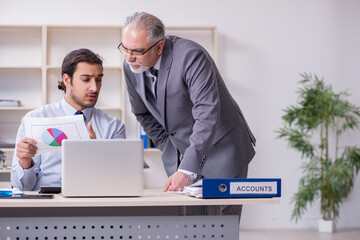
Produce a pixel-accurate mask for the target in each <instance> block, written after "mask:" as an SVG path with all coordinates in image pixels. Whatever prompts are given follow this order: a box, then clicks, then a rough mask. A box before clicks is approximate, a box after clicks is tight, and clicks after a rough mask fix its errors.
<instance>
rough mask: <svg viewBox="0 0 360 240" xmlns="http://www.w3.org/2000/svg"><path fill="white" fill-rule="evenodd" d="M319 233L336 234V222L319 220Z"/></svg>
mask: <svg viewBox="0 0 360 240" xmlns="http://www.w3.org/2000/svg"><path fill="white" fill-rule="evenodd" d="M319 232H321V233H333V232H335V221H334V220H324V219H320V220H319Z"/></svg>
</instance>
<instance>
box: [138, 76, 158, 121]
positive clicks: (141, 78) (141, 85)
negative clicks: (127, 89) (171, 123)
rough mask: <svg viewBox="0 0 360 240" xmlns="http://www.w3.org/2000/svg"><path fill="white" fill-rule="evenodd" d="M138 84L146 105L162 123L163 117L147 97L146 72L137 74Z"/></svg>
mask: <svg viewBox="0 0 360 240" xmlns="http://www.w3.org/2000/svg"><path fill="white" fill-rule="evenodd" d="M135 78H136V82H137V86H138V89H137V91H138V93H139V94H140V97H141V98H142V100H143V102H144V103H145V105H146V107H147V108H148V109H149V111H150V112H151V114H152V115H153V116H154V117H155V118H156V119H157V120H158V121H159V122H160V123H162V119H161V117H160V115H159V112H158V111H157V110H156V109H155V108H154V106H153V105H152V104H151V103H150V102H149V101H148V100H147V99H146V90H145V81H146V77H145V73H142V74H135Z"/></svg>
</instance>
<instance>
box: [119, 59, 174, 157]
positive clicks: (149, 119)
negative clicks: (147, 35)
mask: <svg viewBox="0 0 360 240" xmlns="http://www.w3.org/2000/svg"><path fill="white" fill-rule="evenodd" d="M127 68H128V66H127V64H126V63H124V76H125V80H126V85H127V90H128V93H129V100H130V103H131V111H132V112H133V113H134V114H135V117H136V119H137V120H138V121H139V123H140V124H141V126H142V127H143V129H144V131H145V132H146V133H147V134H148V135H149V137H150V138H151V139H152V140H153V142H154V143H155V145H156V146H157V147H158V148H159V149H160V150H163V148H164V146H165V145H166V141H168V140H169V139H168V134H167V132H166V131H165V129H164V128H163V127H162V125H161V124H160V123H159V122H158V121H157V120H156V119H155V118H154V117H153V116H152V114H151V113H150V112H149V110H148V109H147V107H146V106H145V104H144V102H143V100H142V99H141V97H140V95H139V94H138V93H137V91H136V89H135V87H134V85H133V82H135V81H136V79H135V77H133V76H132V75H131V74H129V73H128V71H130V70H129V69H127Z"/></svg>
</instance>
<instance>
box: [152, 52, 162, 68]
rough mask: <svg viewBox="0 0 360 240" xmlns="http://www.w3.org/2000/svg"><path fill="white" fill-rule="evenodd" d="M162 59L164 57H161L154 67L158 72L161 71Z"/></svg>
mask: <svg viewBox="0 0 360 240" xmlns="http://www.w3.org/2000/svg"><path fill="white" fill-rule="evenodd" d="M161 57H162V55H161V56H160V57H159V59H158V60H157V62H156V63H155V65H154V68H155V69H156V70H159V69H160V63H161Z"/></svg>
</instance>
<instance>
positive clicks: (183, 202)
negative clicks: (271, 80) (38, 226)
mask: <svg viewBox="0 0 360 240" xmlns="http://www.w3.org/2000/svg"><path fill="white" fill-rule="evenodd" d="M25 193H26V194H31V193H33V194H36V193H35V192H25ZM278 203H280V198H232V199H197V198H193V197H189V196H185V195H180V194H176V193H169V192H163V191H162V190H161V189H145V190H144V192H143V195H142V196H141V197H108V198H100V197H96V198H94V197H89V198H65V197H63V196H61V195H60V194H55V195H54V198H53V199H0V209H1V208H12V207H16V208H21V207H27V208H28V207H110V206H111V207H137V206H142V207H144V206H217V205H241V204H278Z"/></svg>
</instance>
